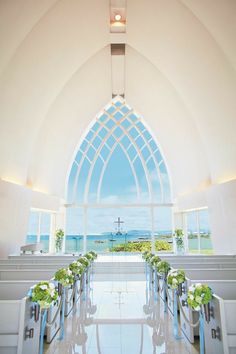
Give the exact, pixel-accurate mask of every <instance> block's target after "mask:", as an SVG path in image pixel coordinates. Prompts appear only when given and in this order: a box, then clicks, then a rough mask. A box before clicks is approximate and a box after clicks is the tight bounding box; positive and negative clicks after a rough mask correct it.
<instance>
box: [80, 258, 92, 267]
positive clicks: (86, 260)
mask: <svg viewBox="0 0 236 354" xmlns="http://www.w3.org/2000/svg"><path fill="white" fill-rule="evenodd" d="M77 262H79V263H81V264H82V265H83V266H84V267H86V268H87V267H88V266H89V265H90V261H89V260H88V259H87V258H86V257H79V258H78V259H77Z"/></svg>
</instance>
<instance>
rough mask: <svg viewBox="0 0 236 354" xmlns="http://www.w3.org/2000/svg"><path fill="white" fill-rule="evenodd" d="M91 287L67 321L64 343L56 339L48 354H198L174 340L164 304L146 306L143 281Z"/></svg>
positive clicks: (182, 342) (150, 300) (188, 345)
mask: <svg viewBox="0 0 236 354" xmlns="http://www.w3.org/2000/svg"><path fill="white" fill-rule="evenodd" d="M104 278H105V277H104ZM92 288H93V289H92V290H91V291H90V296H89V297H88V298H87V301H86V302H81V304H82V306H81V310H80V311H79V308H78V309H77V311H76V313H74V314H71V315H70V316H69V318H67V319H66V321H65V325H66V326H65V339H64V341H62V342H60V341H58V340H57V339H55V340H54V341H53V342H52V343H51V344H50V346H49V347H48V349H47V346H46V347H45V354H65V353H69V354H74V353H76V354H162V353H171V354H175V353H176V354H185V353H191V354H196V353H198V350H196V349H195V348H194V347H193V346H192V345H190V344H189V343H188V342H187V341H185V340H184V339H181V340H175V339H174V338H173V335H172V320H171V317H170V315H169V314H165V315H164V311H163V304H162V301H157V302H155V303H154V302H153V299H152V298H151V299H148V303H146V291H145V289H146V287H145V282H144V281H132V280H130V281H126V282H124V281H113V282H111V281H99V282H97V281H96V282H93V284H92Z"/></svg>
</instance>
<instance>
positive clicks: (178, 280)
mask: <svg viewBox="0 0 236 354" xmlns="http://www.w3.org/2000/svg"><path fill="white" fill-rule="evenodd" d="M185 279H186V278H185V272H184V271H183V270H182V269H172V270H170V271H169V273H168V276H167V284H168V285H169V286H170V287H171V289H177V288H178V286H179V285H180V284H182V283H184V282H185Z"/></svg>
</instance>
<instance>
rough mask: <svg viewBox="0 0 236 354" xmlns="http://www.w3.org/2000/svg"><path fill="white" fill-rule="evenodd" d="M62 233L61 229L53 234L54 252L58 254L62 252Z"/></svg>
mask: <svg viewBox="0 0 236 354" xmlns="http://www.w3.org/2000/svg"><path fill="white" fill-rule="evenodd" d="M64 235H65V234H64V231H63V230H62V229H58V230H56V232H55V247H56V252H59V251H61V250H62V242H63V238H64Z"/></svg>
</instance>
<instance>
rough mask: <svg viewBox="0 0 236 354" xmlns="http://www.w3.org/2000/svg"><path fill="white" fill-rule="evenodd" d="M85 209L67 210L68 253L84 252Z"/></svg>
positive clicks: (66, 244)
mask: <svg viewBox="0 0 236 354" xmlns="http://www.w3.org/2000/svg"><path fill="white" fill-rule="evenodd" d="M82 233H83V209H82V208H67V209H66V239H65V241H66V242H65V251H66V253H81V252H82V250H83V235H82Z"/></svg>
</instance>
